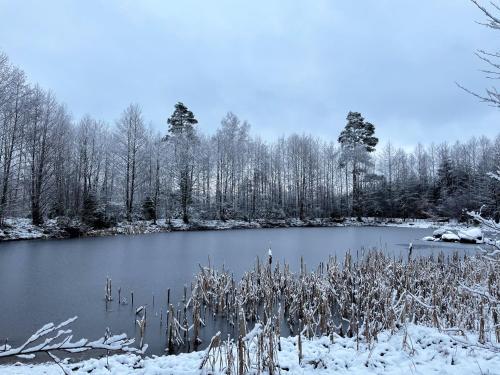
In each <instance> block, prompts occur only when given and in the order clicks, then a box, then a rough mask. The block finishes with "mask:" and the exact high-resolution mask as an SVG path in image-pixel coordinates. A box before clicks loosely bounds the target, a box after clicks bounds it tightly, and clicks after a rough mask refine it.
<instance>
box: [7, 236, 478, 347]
mask: <svg viewBox="0 0 500 375" xmlns="http://www.w3.org/2000/svg"><path fill="white" fill-rule="evenodd" d="M431 233H432V229H416V228H389V227H381V228H378V227H350V228H341V227H339V228H288V229H262V230H257V229H255V230H230V231H208V232H188V233H181V232H176V233H162V234H149V235H139V236H117V237H102V238H86V239H72V240H60V241H57V240H41V241H21V242H10V243H0V343H3V341H4V340H5V339H6V338H8V340H9V343H10V344H11V345H13V346H14V345H16V346H17V345H18V344H21V343H22V342H23V341H24V340H25V339H26V338H27V337H29V336H30V335H31V334H32V333H33V332H34V331H35V330H36V329H38V328H40V327H41V326H42V325H43V324H45V323H47V322H51V321H52V322H60V321H63V320H66V319H67V318H69V317H72V316H74V315H78V317H79V318H78V320H77V321H76V322H75V323H73V325H72V328H73V331H74V334H75V338H80V337H82V336H83V337H86V338H90V339H95V338H98V337H101V336H103V335H104V332H105V329H106V327H110V328H111V331H112V333H122V332H125V333H127V334H128V335H129V336H131V337H134V336H136V335H138V328H137V327H136V326H135V324H134V319H135V314H134V311H135V308H136V307H137V306H139V305H146V304H147V305H148V325H147V328H146V337H145V342H147V343H148V344H149V349H148V353H149V354H162V353H163V351H164V348H165V346H166V337H165V333H164V330H165V325H163V327H162V326H160V309H163V312H165V307H166V298H167V297H166V291H167V288H171V303H174V306H175V304H176V303H177V302H180V301H181V296H182V293H183V285H184V284H188V285H189V284H190V282H191V280H192V277H193V275H194V274H195V273H197V271H198V264H202V265H206V264H207V263H208V256H210V259H211V263H212V264H215V265H217V266H222V264H224V266H225V268H226V269H229V270H231V271H233V272H234V274H235V277H236V278H238V277H239V276H241V275H242V273H243V272H244V271H247V270H249V269H250V268H252V266H253V264H254V261H255V259H256V257H257V256H259V257H261V259H265V258H266V257H267V252H268V248H269V247H270V246H271V248H272V252H273V258H274V262H276V261H280V262H283V261H286V262H288V263H289V264H290V265H291V268H292V270H297V269H298V267H299V261H300V256H303V257H304V261H305V263H306V264H307V265H308V267H309V269H312V268H313V267H314V268H315V267H316V266H317V265H318V264H319V263H320V262H322V261H326V260H327V259H328V256H329V255H337V256H339V257H340V258H342V257H343V255H344V253H345V252H346V250H349V249H350V250H351V252H352V253H353V254H354V255H356V252H359V253H360V254H361V252H362V251H363V249H365V250H366V249H371V248H374V247H377V248H380V249H383V250H384V251H385V252H387V253H390V254H395V255H396V256H399V255H402V256H404V257H406V254H407V248H408V244H409V243H410V242H413V244H414V254H415V255H417V254H422V255H429V254H432V253H435V254H437V253H438V252H439V251H441V250H444V251H445V252H451V251H452V250H454V249H457V250H459V251H460V252H461V253H463V252H465V251H468V252H473V251H474V247H473V246H470V245H469V246H466V245H460V244H448V243H432V242H431V243H429V242H423V241H420V240H418V239H419V238H422V237H423V236H427V235H430V234H431ZM107 276H109V277H110V278H111V279H112V286H113V297H114V301H112V302H111V303H110V304H109V305H108V307H107V309H106V303H105V301H104V287H105V281H106V277H107ZM119 287H120V288H121V290H122V296H125V297H127V299H128V302H129V303H128V305H119V304H118V298H117V293H118V288H119ZM132 290H133V291H134V307H132V305H131V303H130V302H131V301H130V291H132ZM153 295H154V296H155V304H154V307H153ZM221 324H225V323H223V322H216V323H213V322H212V323H209V327H207V328H204V332H203V334H204V336H203V337H202V338H203V339H204V342H205V343H206V342H208V341H209V340H210V337H211V336H212V335H213V333H214V331H216V330H218V328H221V327H217V325H221Z"/></svg>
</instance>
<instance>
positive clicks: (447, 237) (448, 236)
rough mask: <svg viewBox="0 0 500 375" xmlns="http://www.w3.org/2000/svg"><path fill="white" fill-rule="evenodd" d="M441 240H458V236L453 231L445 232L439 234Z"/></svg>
mask: <svg viewBox="0 0 500 375" xmlns="http://www.w3.org/2000/svg"><path fill="white" fill-rule="evenodd" d="M441 241H445V242H459V241H460V237H458V236H457V235H456V234H455V233H452V232H446V233H444V234H443V235H441Z"/></svg>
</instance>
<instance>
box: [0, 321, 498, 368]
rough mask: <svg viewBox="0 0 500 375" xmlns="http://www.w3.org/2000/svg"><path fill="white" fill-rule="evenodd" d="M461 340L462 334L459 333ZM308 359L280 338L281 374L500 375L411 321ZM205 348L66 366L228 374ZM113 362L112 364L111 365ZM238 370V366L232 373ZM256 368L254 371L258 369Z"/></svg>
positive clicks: (313, 352) (315, 351) (313, 343)
mask: <svg viewBox="0 0 500 375" xmlns="http://www.w3.org/2000/svg"><path fill="white" fill-rule="evenodd" d="M459 340H460V338H459ZM302 346H303V359H302V363H301V364H299V360H298V352H297V338H296V337H289V338H281V347H282V350H281V351H279V352H278V364H279V367H280V368H281V373H282V374H309V373H312V374H332V373H335V374H337V373H338V374H422V375H427V374H442V375H444V374H453V375H460V374H467V375H469V374H489V375H493V374H496V375H498V374H500V354H499V353H494V352H491V351H488V350H487V349H482V348H479V347H474V346H466V345H463V344H461V343H460V342H457V341H455V340H454V339H453V338H452V337H451V336H449V335H447V334H446V333H441V332H439V331H438V330H437V329H434V328H428V327H423V326H416V325H411V324H409V325H408V326H407V328H406V329H405V328H402V329H400V330H399V331H398V332H396V333H394V334H391V333H390V332H383V333H382V334H380V335H379V337H378V342H376V343H375V344H373V345H372V346H371V347H368V346H367V345H366V344H365V343H363V342H362V341H360V342H359V348H357V343H356V338H341V337H335V338H334V342H333V343H332V342H331V341H330V339H329V338H328V337H321V338H316V339H313V340H306V339H303V340H302ZM204 354H205V352H203V351H202V352H192V353H189V354H179V355H172V356H162V357H155V356H153V357H151V358H150V357H146V358H141V357H140V356H138V355H134V354H119V355H114V356H110V357H109V359H108V360H107V359H106V358H100V359H97V358H93V359H89V360H85V361H83V362H79V363H74V364H70V363H67V364H66V365H65V367H67V368H68V369H71V370H72V371H74V373H76V374H88V373H92V374H145V375H149V374H209V373H210V374H223V373H225V368H222V369H221V368H219V367H215V368H213V369H212V368H211V367H210V366H208V367H205V368H204V369H202V370H200V369H199V367H200V364H201V363H202V359H203V356H204ZM107 363H109V366H108V365H107ZM234 370H236V369H233V372H231V373H236V371H234ZM0 373H1V374H5V375H13V374H16V375H17V374H19V375H20V374H26V375H29V374H34V375H38V374H48V375H50V374H58V375H59V374H61V373H62V370H61V368H60V367H59V366H58V365H56V364H54V363H42V364H33V365H31V364H21V363H18V364H15V365H9V366H5V365H4V366H0ZM253 373H255V371H254V372H253Z"/></svg>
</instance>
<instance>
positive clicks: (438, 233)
mask: <svg viewBox="0 0 500 375" xmlns="http://www.w3.org/2000/svg"><path fill="white" fill-rule="evenodd" d="M447 232H449V230H448V229H446V228H444V227H443V228H438V229H436V230H435V231H434V232H433V233H432V235H433V236H434V237H435V238H441V236H442V235H443V234H445V233H447Z"/></svg>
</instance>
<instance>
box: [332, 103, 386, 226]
mask: <svg viewBox="0 0 500 375" xmlns="http://www.w3.org/2000/svg"><path fill="white" fill-rule="evenodd" d="M374 134H375V126H374V125H373V124H371V123H369V122H367V121H365V119H364V118H363V116H361V113H359V112H349V113H348V115H347V125H346V126H345V128H344V130H342V132H341V133H340V136H339V138H338V142H339V143H340V144H341V146H342V154H343V158H342V159H343V161H344V164H345V165H346V168H347V165H348V164H349V163H350V164H351V166H352V212H353V214H354V215H356V216H361V215H362V211H363V210H362V205H361V186H360V181H359V177H360V174H361V172H362V171H363V166H366V165H367V164H368V163H369V161H370V160H369V157H368V153H370V152H373V151H375V146H376V145H377V143H378V138H377V137H375V136H374Z"/></svg>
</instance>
